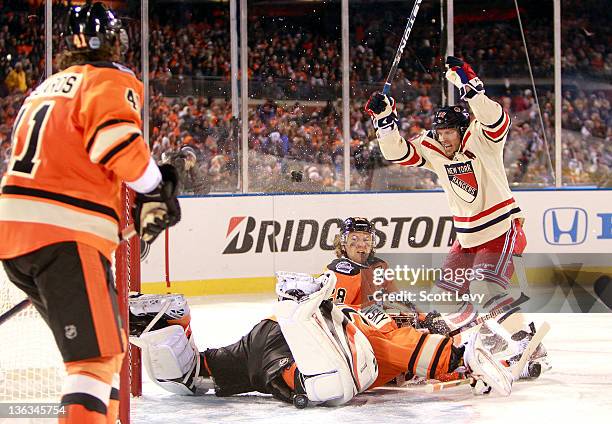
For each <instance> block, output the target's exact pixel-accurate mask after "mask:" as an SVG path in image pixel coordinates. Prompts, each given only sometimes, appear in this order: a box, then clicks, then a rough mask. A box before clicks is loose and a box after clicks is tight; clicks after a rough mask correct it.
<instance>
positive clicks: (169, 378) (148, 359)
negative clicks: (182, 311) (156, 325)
mask: <svg viewBox="0 0 612 424" xmlns="http://www.w3.org/2000/svg"><path fill="white" fill-rule="evenodd" d="M130 342H131V343H133V344H135V345H136V346H138V347H140V348H141V349H142V361H143V364H144V368H145V370H146V371H147V374H148V375H149V377H150V378H151V380H153V381H154V382H156V383H157V384H158V385H159V386H161V387H162V388H164V389H166V390H168V391H170V392H172V393H177V394H184V395H190V394H193V393H195V390H196V386H195V377H197V375H198V374H199V371H200V354H199V352H198V349H197V348H196V346H195V342H194V340H193V336H192V337H190V338H187V335H186V334H185V330H184V328H183V327H182V326H180V325H171V326H169V327H165V328H162V329H159V330H154V331H149V332H146V333H143V334H142V335H141V336H140V337H131V338H130Z"/></svg>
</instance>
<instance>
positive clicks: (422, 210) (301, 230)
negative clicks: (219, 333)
mask: <svg viewBox="0 0 612 424" xmlns="http://www.w3.org/2000/svg"><path fill="white" fill-rule="evenodd" d="M514 196H515V199H516V201H517V203H518V205H519V207H520V208H521V209H522V210H523V211H524V213H525V216H526V220H525V224H524V230H525V234H526V236H527V248H526V251H525V253H526V254H530V253H537V254H540V253H546V254H548V253H580V254H591V253H610V252H612V191H602V190H599V191H596V192H594V191H588V190H585V191H572V192H571V196H569V195H568V194H567V193H565V192H564V191H553V190H550V191H548V190H547V191H521V192H515V193H514ZM606 199H607V200H606ZM180 202H181V206H182V209H183V219H182V221H181V223H180V225H177V226H176V227H173V228H172V229H171V230H170V232H169V234H168V236H167V238H168V240H167V246H168V249H167V254H166V250H165V248H164V247H165V246H164V244H165V243H164V240H163V239H164V238H163V237H160V238H159V239H158V241H156V243H155V244H154V245H153V246H151V249H150V252H149V254H148V255H147V257H146V259H145V260H144V261H143V269H142V281H143V282H144V283H145V284H146V283H147V282H151V283H153V282H154V283H159V282H163V281H165V280H166V276H167V277H168V278H167V279H168V280H169V281H170V282H172V283H174V282H181V281H183V282H185V281H188V282H194V283H198V282H200V283H201V284H206V282H207V281H210V280H231V282H230V283H228V287H229V285H232V286H233V288H232V291H233V292H236V291H239V288H238V289H236V287H235V286H236V285H238V286H239V285H240V284H241V279H252V278H272V277H273V276H274V272H275V271H279V270H282V271H296V272H307V273H318V272H321V271H322V270H323V269H324V267H325V266H326V265H327V264H328V263H329V262H330V261H331V260H332V259H334V258H335V253H334V248H333V239H334V236H335V235H336V234H337V233H338V231H339V228H340V224H341V222H342V220H343V219H344V218H346V217H348V216H362V217H366V218H368V219H370V220H371V221H372V222H373V223H374V226H375V228H376V235H377V242H376V252H377V255H379V256H382V257H384V256H385V255H402V257H405V256H406V255H407V257H410V255H413V254H422V253H427V254H432V253H435V254H438V255H440V257H444V254H446V253H447V252H448V250H449V247H450V246H451V245H452V243H453V241H454V239H455V236H456V234H455V231H454V229H453V218H452V216H451V214H450V212H449V208H448V205H447V201H446V196H445V195H444V193H442V192H429V193H397V194H393V193H385V194H382V193H372V194H329V195H295V196H293V195H281V196H215V197H212V196H211V197H201V198H181V199H180ZM604 257H605V256H604ZM594 258H596V259H594V261H595V262H597V263H595V264H592V265H593V266H595V265H599V266H603V265H608V264H602V263H600V262H601V261H602V257H601V256H600V255H594ZM423 265H425V264H423ZM527 266H528V267H530V266H531V265H529V264H528V265H527Z"/></svg>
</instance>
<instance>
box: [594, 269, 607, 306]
mask: <svg viewBox="0 0 612 424" xmlns="http://www.w3.org/2000/svg"><path fill="white" fill-rule="evenodd" d="M593 289H594V290H595V294H596V295H597V297H599V299H600V300H601V301H602V302H603V303H604V304H605V305H606V306H607V307H608V308H609V309H612V280H610V277H609V276H607V275H602V276H601V277H599V278H598V279H597V281H595V285H594V286H593Z"/></svg>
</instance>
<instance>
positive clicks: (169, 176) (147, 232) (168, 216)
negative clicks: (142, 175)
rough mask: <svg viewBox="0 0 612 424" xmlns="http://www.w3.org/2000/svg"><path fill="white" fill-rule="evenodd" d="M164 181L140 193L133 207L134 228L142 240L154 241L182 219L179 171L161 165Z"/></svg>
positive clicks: (169, 166)
mask: <svg viewBox="0 0 612 424" xmlns="http://www.w3.org/2000/svg"><path fill="white" fill-rule="evenodd" d="M159 170H160V171H161V174H162V182H161V183H159V185H158V186H157V188H156V189H155V190H153V191H151V192H149V193H138V194H137V195H136V202H135V204H134V207H133V209H132V217H133V218H134V228H135V229H136V231H137V232H138V235H139V236H140V238H141V239H142V240H144V241H145V242H147V243H152V242H153V241H154V240H155V239H156V238H157V236H158V235H159V234H160V233H161V232H162V231H164V230H165V229H166V228H169V227H172V226H173V225H175V224H176V223H177V222H179V221H180V220H181V207H180V205H179V202H178V199H177V198H176V196H177V191H178V190H177V189H178V181H179V179H178V173H177V172H176V169H175V168H174V166H172V165H169V164H164V165H161V166H160V167H159Z"/></svg>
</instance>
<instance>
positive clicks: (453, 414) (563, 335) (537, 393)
mask: <svg viewBox="0 0 612 424" xmlns="http://www.w3.org/2000/svg"><path fill="white" fill-rule="evenodd" d="M273 302H274V299H273V298H272V297H271V296H261V295H258V296H209V297H206V298H196V299H190V305H191V307H192V315H193V320H192V327H193V331H194V334H195V337H196V342H197V344H198V346H199V347H200V349H201V350H203V349H204V348H206V347H217V346H223V345H226V344H229V343H233V342H235V341H236V340H237V339H238V338H239V337H241V336H242V335H244V334H246V332H248V331H249V330H250V329H251V328H252V327H253V325H255V324H256V323H257V322H258V321H259V320H260V319H261V318H265V317H266V316H267V315H268V314H269V313H270V310H271V305H272V303H273ZM531 318H532V319H534V320H535V321H536V323H537V322H539V321H542V320H546V321H548V322H549V323H550V324H551V326H552V329H551V331H550V333H549V334H548V335H547V336H546V339H545V345H546V348H547V349H548V352H549V355H550V357H551V361H552V365H553V369H552V370H551V371H549V372H547V373H546V374H543V375H542V376H541V377H540V378H539V379H538V380H535V381H531V382H518V383H516V384H515V385H514V390H513V392H512V395H511V396H510V397H507V398H502V397H497V396H494V395H489V396H479V397H475V396H473V395H472V394H471V391H470V388H469V387H466V386H463V387H457V388H454V389H449V390H447V391H444V392H441V393H438V394H426V393H424V392H423V389H422V388H420V387H415V388H395V387H385V388H381V389H376V390H374V391H372V392H368V393H364V394H360V395H359V396H357V397H356V398H354V399H353V400H352V401H351V402H350V403H349V404H347V405H345V406H343V407H337V408H322V407H309V408H307V409H305V410H297V409H295V408H294V407H293V406H292V405H289V404H285V403H282V402H280V401H277V400H275V399H273V398H272V397H270V396H266V395H262V394H256V393H253V394H248V395H242V396H233V397H228V398H219V397H216V396H215V395H214V394H213V392H212V391H210V392H209V393H207V394H204V395H203V396H178V395H173V394H170V393H168V392H165V391H164V390H163V389H160V388H158V387H157V386H155V385H154V384H153V383H151V382H150V381H148V380H147V379H146V377H144V380H145V382H144V384H143V396H142V397H141V398H138V399H132V422H134V423H147V424H152V423H181V424H190V423H194V424H195V423H198V424H204V423H206V424H207V423H243V422H244V423H247V422H248V423H288V424H298V423H315V424H325V423H331V422H340V423H346V424H354V423H416V424H428V423H447V424H460V423H479V422H482V423H484V422H487V423H492V422H495V423H513V424H526V423H538V424H553V423H554V424H558V423H572V424H586V423H599V422H610V419H611V418H610V417H612V314H531Z"/></svg>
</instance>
